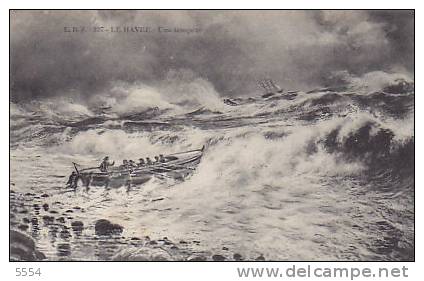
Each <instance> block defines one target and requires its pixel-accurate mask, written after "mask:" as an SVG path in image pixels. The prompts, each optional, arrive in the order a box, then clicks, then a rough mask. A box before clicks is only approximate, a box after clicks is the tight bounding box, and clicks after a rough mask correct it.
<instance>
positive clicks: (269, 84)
mask: <svg viewBox="0 0 424 281" xmlns="http://www.w3.org/2000/svg"><path fill="white" fill-rule="evenodd" d="M258 86H259V87H261V88H262V89H264V90H265V94H263V95H262V97H263V98H267V97H270V96H272V95H274V94H276V93H282V92H283V89H281V87H280V86H278V85H277V84H275V82H274V81H273V80H271V79H262V80H259V81H258Z"/></svg>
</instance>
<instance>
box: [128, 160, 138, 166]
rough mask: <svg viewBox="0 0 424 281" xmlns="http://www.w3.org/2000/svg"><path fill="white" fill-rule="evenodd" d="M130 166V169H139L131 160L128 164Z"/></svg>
mask: <svg viewBox="0 0 424 281" xmlns="http://www.w3.org/2000/svg"><path fill="white" fill-rule="evenodd" d="M128 166H129V168H136V167H137V165H136V164H135V162H134V161H133V160H130V161H129V162H128Z"/></svg>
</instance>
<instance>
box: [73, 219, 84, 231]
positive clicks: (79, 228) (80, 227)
mask: <svg viewBox="0 0 424 281" xmlns="http://www.w3.org/2000/svg"><path fill="white" fill-rule="evenodd" d="M71 227H72V230H73V231H75V232H82V230H83V229H84V224H83V223H82V221H73V222H72V223H71Z"/></svg>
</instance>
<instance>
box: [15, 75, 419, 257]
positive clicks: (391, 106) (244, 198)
mask: <svg viewBox="0 0 424 281" xmlns="http://www.w3.org/2000/svg"><path fill="white" fill-rule="evenodd" d="M379 75H382V74H379V73H378V72H376V73H374V74H372V75H371V76H372V77H371V76H370V77H371V78H370V77H368V78H369V79H368V81H365V80H367V77H362V78H361V79H362V80H361V79H359V78H358V79H356V80H353V81H349V83H344V84H341V85H335V86H332V87H328V88H320V89H314V90H304V91H295V90H287V89H284V91H282V92H281V93H272V94H267V95H263V93H261V92H260V91H259V90H258V92H257V93H256V94H255V95H251V96H250V97H246V95H240V96H241V98H234V97H232V98H228V99H225V98H224V97H223V96H221V95H218V94H216V92H214V91H213V90H211V88H210V87H209V86H208V84H207V83H204V82H203V81H201V80H196V79H194V80H192V81H190V82H188V83H187V84H184V83H182V84H179V85H172V87H171V88H172V89H165V90H164V89H163V88H160V87H159V88H158V87H156V86H155V85H144V84H140V83H134V84H128V83H115V84H114V85H113V87H112V88H111V89H110V90H109V91H108V92H107V93H103V94H98V95H94V96H92V97H91V98H90V100H84V101H82V100H78V99H72V98H66V97H64V96H58V97H52V98H43V99H37V100H33V101H27V102H25V103H15V102H11V103H10V169H11V170H10V224H11V225H10V226H11V229H12V232H13V233H15V236H14V235H11V239H12V242H14V240H13V239H15V238H16V235H18V236H19V235H23V237H27V238H28V237H30V238H31V239H32V240H33V242H34V244H31V243H30V245H27V247H29V248H32V249H33V250H34V251H35V250H36V251H37V254H36V255H37V256H38V257H39V259H44V260H66V261H71V260H77V261H81V260H95V261H112V260H113V261H136V260H207V261H213V260H226V261H231V260H274V261H276V260H278V261H283V260H290V261H302V260H309V261H310V260H321V261H322V260H326V261H349V260H355V261H361V260H362V261H363V260H366V261H370V260H372V261H386V260H387V261H411V260H414V247H415V245H414V82H413V81H411V80H408V79H406V78H399V77H391V76H390V77H389V78H390V79H389V81H388V80H387V77H385V78H384V79H385V80H384V81H385V82H384V83H380V84H379V83H374V82H375V81H378V79H377V78H378V77H379ZM386 76H387V75H386ZM370 81H371V82H373V83H369V82H370ZM371 84H372V85H371ZM282 86H284V85H282ZM175 88H178V91H179V93H186V94H178V95H169V94H166V93H167V92H169V91H172V90H173V89H175ZM203 145H204V146H205V149H204V151H203V156H202V158H201V161H200V163H199V164H198V165H197V166H196V167H195V169H193V171H192V172H191V174H190V175H187V176H186V177H185V178H184V179H181V178H178V179H174V178H172V177H156V176H153V177H152V178H151V179H150V180H149V181H147V182H145V183H143V184H140V185H134V186H131V188H128V187H126V186H118V187H113V188H105V187H90V188H85V187H84V186H82V185H81V184H80V185H78V187H77V188H76V189H73V188H69V187H66V182H67V180H68V176H69V175H70V174H71V172H72V171H74V166H73V164H72V163H73V162H75V163H78V164H79V165H81V167H93V166H94V167H95V166H98V165H99V163H100V162H101V161H102V159H103V158H104V157H105V156H109V157H110V159H111V160H113V161H115V162H116V163H122V161H123V160H124V159H127V160H129V159H133V160H135V161H136V160H138V159H139V158H141V157H143V158H145V157H150V158H152V159H153V158H154V156H156V155H159V154H164V155H169V154H173V153H178V152H184V151H189V150H193V149H199V148H201V147H202V146H203ZM99 221H101V222H103V223H106V224H108V225H109V226H111V227H113V228H115V229H117V230H118V231H114V232H110V233H99V232H98V231H96V224H98V223H99ZM13 233H12V234H13ZM16 233H18V234H16ZM18 238H19V237H18ZM21 238H22V237H21ZM22 239H24V238H22ZM12 244H13V243H12ZM12 247H13V245H12ZM14 253H15V254H16V253H17V254H16V255H19V254H21V258H22V255H24V257H25V253H21V252H19V250H16V249H15V251H14V252H13V251H12V257H11V258H12V259H13V254H14ZM28 255H29V254H28ZM27 258H28V259H30V257H27Z"/></svg>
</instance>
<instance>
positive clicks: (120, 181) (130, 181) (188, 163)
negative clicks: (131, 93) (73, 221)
mask: <svg viewBox="0 0 424 281" xmlns="http://www.w3.org/2000/svg"><path fill="white" fill-rule="evenodd" d="M204 148H205V147H204V146H203V147H202V148H201V149H194V150H190V151H185V152H179V153H174V154H169V155H165V156H164V161H163V162H157V163H152V164H150V165H144V166H138V167H133V168H126V167H122V166H121V167H116V168H114V167H110V168H109V170H108V171H107V172H102V171H100V168H99V167H91V168H83V169H78V166H80V165H78V164H77V163H73V164H74V168H75V171H76V174H77V177H75V181H74V182H72V184H71V185H72V186H73V187H74V188H76V187H77V185H78V181H79V180H81V182H82V184H83V185H84V186H86V187H89V186H106V187H118V186H123V185H128V186H130V185H140V184H143V183H145V182H147V181H149V180H150V179H151V178H152V177H157V178H161V179H165V178H172V179H176V180H182V179H184V178H185V177H187V176H188V175H190V174H191V173H192V172H193V171H194V169H195V168H196V166H197V165H198V164H199V163H200V160H201V158H202V156H203V151H204Z"/></svg>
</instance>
